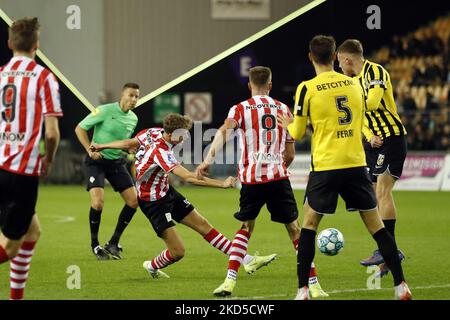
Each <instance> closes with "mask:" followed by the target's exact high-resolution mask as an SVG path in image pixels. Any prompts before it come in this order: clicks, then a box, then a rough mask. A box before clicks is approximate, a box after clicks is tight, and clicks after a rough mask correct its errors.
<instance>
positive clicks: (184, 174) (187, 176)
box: [172, 165, 236, 189]
mask: <svg viewBox="0 0 450 320" xmlns="http://www.w3.org/2000/svg"><path fill="white" fill-rule="evenodd" d="M172 173H173V174H175V175H176V176H178V177H180V178H181V179H183V180H184V181H186V182H189V183H192V184H195V185H198V186H205V187H216V188H223V189H227V188H233V187H234V186H235V184H236V178H234V177H228V178H227V179H225V180H217V179H211V178H206V177H202V178H200V179H199V178H197V175H196V174H195V173H194V172H191V171H189V170H187V169H186V168H185V167H183V166H181V165H179V166H178V167H176V168H175V169H173V171H172Z"/></svg>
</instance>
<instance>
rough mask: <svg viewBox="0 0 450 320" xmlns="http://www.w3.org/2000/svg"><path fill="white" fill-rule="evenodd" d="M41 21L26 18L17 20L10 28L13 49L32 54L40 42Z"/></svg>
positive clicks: (34, 18)
mask: <svg viewBox="0 0 450 320" xmlns="http://www.w3.org/2000/svg"><path fill="white" fill-rule="evenodd" d="M40 27H41V26H40V24H39V20H38V18H36V17H25V18H23V19H19V20H16V21H14V22H13V23H12V25H11V26H10V27H9V30H8V32H9V41H10V42H11V46H12V49H13V50H15V51H20V52H30V51H31V50H33V46H34V45H35V44H36V43H37V42H38V40H39V29H40Z"/></svg>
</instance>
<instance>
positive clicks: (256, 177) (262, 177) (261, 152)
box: [228, 96, 294, 184]
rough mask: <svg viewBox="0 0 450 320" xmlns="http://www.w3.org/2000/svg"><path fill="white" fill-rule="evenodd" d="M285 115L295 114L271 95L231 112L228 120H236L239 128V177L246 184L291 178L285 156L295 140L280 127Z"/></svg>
mask: <svg viewBox="0 0 450 320" xmlns="http://www.w3.org/2000/svg"><path fill="white" fill-rule="evenodd" d="M282 113H289V114H290V113H291V111H290V110H289V108H288V107H287V106H286V105H285V104H284V103H281V102H279V101H277V100H275V99H272V98H271V97H269V96H253V97H251V98H250V99H248V100H245V101H242V102H241V103H239V104H237V105H234V106H233V107H232V108H231V109H230V111H229V113H228V119H232V120H234V121H235V122H236V123H237V125H238V126H237V127H238V128H239V130H238V135H239V146H240V151H241V152H240V159H239V167H238V176H239V180H240V181H241V182H242V183H243V184H257V183H266V182H270V181H275V180H280V179H287V178H288V177H289V173H288V170H287V167H286V162H285V161H284V158H283V153H284V150H285V148H286V142H293V141H294V140H293V139H292V137H291V136H290V135H289V133H288V132H287V130H285V129H283V128H282V127H281V126H279V125H278V124H277V114H282Z"/></svg>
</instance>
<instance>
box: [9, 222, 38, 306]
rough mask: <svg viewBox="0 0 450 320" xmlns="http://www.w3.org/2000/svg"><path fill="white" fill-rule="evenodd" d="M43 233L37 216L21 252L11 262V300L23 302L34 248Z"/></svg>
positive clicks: (28, 231) (25, 238)
mask: <svg viewBox="0 0 450 320" xmlns="http://www.w3.org/2000/svg"><path fill="white" fill-rule="evenodd" d="M40 233H41V229H40V225H39V220H38V218H37V216H36V214H35V215H33V218H32V220H31V224H30V227H29V228H28V230H27V233H26V234H25V236H24V240H23V242H22V244H21V245H20V248H19V251H18V252H17V254H16V255H15V257H14V258H12V259H11V261H10V268H11V270H10V299H11V300H23V298H24V291H25V286H26V283H27V280H28V275H29V271H30V264H31V259H32V257H33V253H34V247H35V245H36V242H37V241H38V240H39V236H40Z"/></svg>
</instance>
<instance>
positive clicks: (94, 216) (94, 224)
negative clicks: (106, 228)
mask: <svg viewBox="0 0 450 320" xmlns="http://www.w3.org/2000/svg"><path fill="white" fill-rule="evenodd" d="M101 218H102V210H95V209H94V208H91V209H90V210H89V225H90V226H91V247H92V248H95V247H96V246H98V245H99V242H98V230H99V229H100V220H101Z"/></svg>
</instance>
